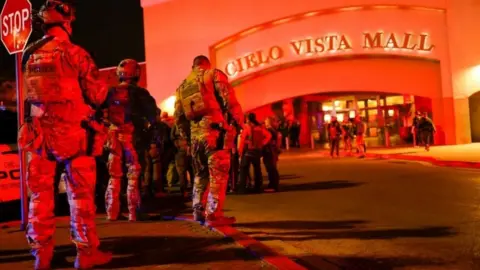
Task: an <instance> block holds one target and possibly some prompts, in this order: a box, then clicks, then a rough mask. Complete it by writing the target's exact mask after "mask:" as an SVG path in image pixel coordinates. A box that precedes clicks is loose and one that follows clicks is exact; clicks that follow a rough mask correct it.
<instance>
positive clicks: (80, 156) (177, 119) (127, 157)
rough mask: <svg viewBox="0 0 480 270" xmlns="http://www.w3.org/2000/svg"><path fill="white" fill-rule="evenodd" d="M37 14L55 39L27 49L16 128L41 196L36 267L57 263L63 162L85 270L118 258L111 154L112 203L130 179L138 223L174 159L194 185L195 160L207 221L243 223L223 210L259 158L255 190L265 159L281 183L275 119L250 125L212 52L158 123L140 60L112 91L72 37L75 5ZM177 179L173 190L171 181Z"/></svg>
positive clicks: (196, 194) (122, 68) (199, 204)
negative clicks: (103, 235) (109, 240)
mask: <svg viewBox="0 0 480 270" xmlns="http://www.w3.org/2000/svg"><path fill="white" fill-rule="evenodd" d="M37 15H38V17H39V18H40V19H41V20H42V22H43V30H44V32H45V36H44V37H43V38H41V39H40V40H38V41H36V42H34V43H32V44H31V45H30V46H29V47H28V48H27V49H26V50H25V52H24V54H23V60H22V67H23V72H24V78H23V79H24V81H25V89H26V100H25V107H26V110H25V123H24V124H23V125H22V126H21V127H20V129H19V134H18V143H19V147H20V149H21V150H23V151H24V152H26V153H27V154H28V165H27V185H28V188H29V189H30V191H31V196H30V202H29V204H30V206H29V216H28V225H27V229H26V234H27V240H28V243H29V244H30V246H31V248H32V254H33V255H34V256H35V265H34V267H35V269H50V264H51V260H52V257H53V251H54V241H53V234H54V231H55V219H54V207H55V199H54V198H55V191H56V190H55V180H54V179H55V175H56V174H58V172H59V171H62V170H64V171H65V182H66V183H65V185H66V191H67V195H68V202H69V205H70V215H71V221H70V225H71V239H72V241H73V243H74V244H75V245H76V248H77V257H76V260H75V263H74V265H75V268H77V269H90V268H93V267H94V266H96V265H101V264H105V263H108V262H109V261H110V260H111V258H112V255H111V254H110V253H107V252H102V251H100V250H99V248H98V247H99V238H98V235H97V232H96V225H95V214H96V205H95V192H96V190H95V189H96V181H97V170H96V163H97V162H98V160H99V158H100V159H101V157H102V155H105V152H106V153H107V155H108V161H107V165H108V166H107V167H108V175H109V180H108V185H107V187H106V192H105V207H106V214H107V215H106V216H107V219H108V220H112V221H114V220H116V219H118V218H119V217H120V216H121V215H120V192H121V183H122V179H123V178H126V179H127V188H126V193H127V204H128V212H129V214H128V219H129V220H130V221H137V220H139V219H142V217H141V216H142V213H141V211H140V209H141V205H142V197H143V196H142V195H145V196H147V195H153V196H155V195H158V194H161V193H163V188H164V185H163V183H164V182H163V181H162V180H161V179H158V178H161V177H163V175H165V173H164V172H165V168H166V167H167V168H172V167H175V168H176V170H175V171H176V173H177V175H178V177H179V181H180V184H181V190H182V192H183V193H185V192H186V188H187V183H186V179H187V177H186V176H185V174H186V171H188V167H189V166H188V164H192V165H193V166H192V167H193V170H190V171H193V173H194V175H195V177H194V183H193V196H192V201H193V205H192V207H193V217H194V220H196V221H199V222H202V223H206V224H207V225H216V224H225V223H231V222H234V218H232V217H226V216H224V214H223V205H224V201H225V196H226V193H227V188H228V185H229V184H230V188H231V190H233V191H235V192H239V193H245V192H246V191H247V187H248V183H247V182H248V181H247V179H248V178H251V177H250V174H249V168H250V165H253V167H254V171H255V176H254V182H255V184H254V191H256V192H259V191H262V179H261V178H262V175H261V171H260V167H259V166H260V160H261V158H262V157H263V160H264V163H265V166H266V169H267V172H268V175H269V180H270V181H269V189H270V190H273V191H275V190H278V180H279V176H278V171H277V168H276V163H277V160H278V154H279V150H278V149H279V142H280V141H281V139H279V138H280V137H279V136H278V132H277V131H276V129H275V127H274V125H273V124H272V122H271V121H270V120H266V122H265V126H263V125H261V124H260V123H259V122H258V121H257V120H256V117H255V114H248V115H247V119H246V121H245V122H244V113H243V111H242V108H241V106H240V104H239V103H238V101H237V99H236V97H235V93H234V90H233V88H232V86H231V85H230V84H229V82H228V78H227V76H226V75H225V74H224V73H223V72H221V71H220V70H217V69H215V68H213V67H211V64H210V61H209V59H208V58H207V57H205V56H198V57H195V59H194V60H193V66H192V68H191V72H190V73H189V74H188V76H187V77H186V78H185V80H184V81H183V82H182V84H181V85H180V86H179V87H178V89H177V90H176V103H175V113H174V121H173V123H171V124H170V125H169V124H168V123H165V121H161V120H160V115H161V111H160V110H159V109H158V108H157V106H156V101H155V99H154V98H153V97H152V96H151V95H150V93H149V92H148V91H147V90H146V89H144V88H141V87H139V86H138V85H137V83H138V80H139V76H140V68H139V65H138V63H137V62H136V61H135V60H132V59H126V60H123V61H121V63H120V64H119V66H118V68H117V76H118V80H119V82H118V84H117V85H116V86H114V87H112V88H108V86H107V84H106V83H105V82H104V81H102V80H101V79H100V78H99V72H98V69H97V67H96V65H95V63H94V61H93V60H92V58H91V57H90V55H89V54H88V53H87V52H86V51H85V50H84V49H83V48H81V47H80V46H77V45H74V44H72V43H71V41H70V37H71V34H72V28H71V23H72V21H74V19H75V10H74V7H73V6H72V5H71V4H69V2H65V1H60V0H47V1H46V2H45V4H44V5H43V6H42V7H41V9H40V10H39V12H38V14H37ZM172 144H173V145H172ZM105 150H106V151H105ZM172 161H173V162H172ZM172 164H174V165H176V166H172ZM231 164H232V165H233V166H231ZM142 177H143V178H144V181H141V179H142ZM154 178H155V179H154ZM191 178H192V177H190V179H191ZM229 179H231V181H229ZM142 182H143V183H145V184H142ZM167 182H169V183H168V184H167V186H168V187H171V185H172V182H173V181H167ZM207 188H208V190H207ZM207 192H208V197H207V200H206V202H205V201H204V200H203V198H204V197H205V196H204V195H205V193H207ZM142 193H143V194H142Z"/></svg>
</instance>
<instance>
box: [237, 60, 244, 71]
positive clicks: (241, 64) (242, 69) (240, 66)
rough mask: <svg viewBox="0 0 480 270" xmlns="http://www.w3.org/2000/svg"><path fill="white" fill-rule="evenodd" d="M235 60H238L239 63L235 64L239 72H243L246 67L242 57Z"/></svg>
mask: <svg viewBox="0 0 480 270" xmlns="http://www.w3.org/2000/svg"><path fill="white" fill-rule="evenodd" d="M235 62H237V65H236V66H235V68H236V69H237V72H243V71H244V70H245V68H244V67H243V63H242V58H238V59H237V60H235Z"/></svg>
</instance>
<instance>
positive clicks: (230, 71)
mask: <svg viewBox="0 0 480 270" xmlns="http://www.w3.org/2000/svg"><path fill="white" fill-rule="evenodd" d="M225 73H227V75H228V76H230V77H233V76H235V75H237V73H238V70H237V67H236V66H235V62H233V61H230V62H228V63H227V65H226V66H225Z"/></svg>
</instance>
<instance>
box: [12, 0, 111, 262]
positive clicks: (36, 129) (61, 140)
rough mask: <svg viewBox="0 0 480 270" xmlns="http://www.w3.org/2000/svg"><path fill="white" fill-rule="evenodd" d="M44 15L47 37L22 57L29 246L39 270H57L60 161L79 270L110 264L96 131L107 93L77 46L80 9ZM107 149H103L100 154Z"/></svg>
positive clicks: (55, 7) (21, 138)
mask: <svg viewBox="0 0 480 270" xmlns="http://www.w3.org/2000/svg"><path fill="white" fill-rule="evenodd" d="M38 17H39V18H40V19H41V20H42V22H43V27H42V28H43V30H44V32H45V36H44V37H43V38H42V39H40V40H38V41H36V42H34V43H33V44H31V45H30V46H29V47H28V48H27V49H26V50H25V52H24V54H23V60H22V68H23V71H24V78H23V79H24V80H25V90H26V100H25V102H26V119H25V124H24V125H23V126H22V127H21V128H20V130H19V134H18V143H19V146H20V148H21V149H23V150H24V151H26V152H27V153H28V155H29V157H30V158H29V162H28V164H27V172H28V173H27V185H28V188H29V189H30V191H31V197H30V207H29V215H28V225H27V229H26V234H27V240H28V243H29V244H30V246H31V248H32V254H33V255H34V256H35V265H34V268H35V269H50V265H51V260H52V257H53V249H54V240H53V235H54V232H55V215H54V177H55V168H56V162H59V163H63V165H64V166H65V169H66V173H67V177H66V178H67V183H66V188H67V195H68V202H69V204H70V216H71V219H70V226H71V239H72V241H73V243H74V244H75V245H76V248H77V257H76V259H75V263H74V264H75V268H78V269H87V268H92V267H93V266H95V265H101V264H105V263H108V262H109V261H110V260H111V254H108V253H103V252H101V251H99V249H98V246H99V244H100V241H99V239H98V236H97V230H96V226H95V199H94V194H95V190H94V189H95V173H96V169H95V158H94V156H95V155H98V154H99V152H101V145H102V144H103V142H101V141H100V140H101V139H102V138H104V137H105V136H100V135H102V134H97V133H95V132H94V130H93V129H92V128H91V127H90V124H92V125H93V121H92V119H93V118H94V115H95V109H97V108H98V106H100V105H101V104H102V103H103V101H104V100H105V97H106V95H107V86H106V84H105V83H104V82H103V81H101V80H100V79H99V77H98V69H97V67H96V65H95V63H94V62H93V60H92V58H91V57H90V55H89V54H88V53H87V52H86V51H85V50H84V49H83V48H81V47H79V46H77V45H74V44H72V43H71V41H70V36H71V34H72V28H71V22H72V21H74V20H75V12H74V7H73V6H72V5H71V4H69V3H67V2H63V1H50V0H49V1H46V2H45V4H44V5H43V6H42V7H41V8H40V10H39V12H38ZM95 146H97V147H98V146H100V149H98V148H95Z"/></svg>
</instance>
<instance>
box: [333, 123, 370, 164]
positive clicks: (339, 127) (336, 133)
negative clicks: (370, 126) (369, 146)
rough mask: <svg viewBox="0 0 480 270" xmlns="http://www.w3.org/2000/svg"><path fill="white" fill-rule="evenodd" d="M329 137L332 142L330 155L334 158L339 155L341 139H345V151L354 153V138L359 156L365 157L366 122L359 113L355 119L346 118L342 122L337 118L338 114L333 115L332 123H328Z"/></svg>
mask: <svg viewBox="0 0 480 270" xmlns="http://www.w3.org/2000/svg"><path fill="white" fill-rule="evenodd" d="M327 130H328V139H329V143H330V156H331V157H332V158H334V157H335V156H336V157H338V156H339V152H340V141H342V140H343V142H344V145H345V152H347V153H349V154H350V155H351V154H352V151H353V147H352V145H353V143H352V142H353V140H354V139H355V145H356V148H357V149H356V151H357V153H358V157H359V158H364V157H365V151H366V144H365V131H366V124H365V123H364V122H363V121H362V120H361V118H360V116H359V115H357V116H356V117H355V118H354V119H353V120H350V119H348V118H346V119H344V120H343V122H342V123H340V122H339V121H338V120H337V117H336V116H332V118H331V121H330V123H329V124H328V125H327Z"/></svg>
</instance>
